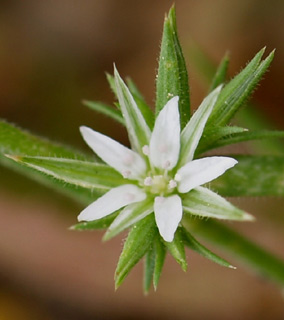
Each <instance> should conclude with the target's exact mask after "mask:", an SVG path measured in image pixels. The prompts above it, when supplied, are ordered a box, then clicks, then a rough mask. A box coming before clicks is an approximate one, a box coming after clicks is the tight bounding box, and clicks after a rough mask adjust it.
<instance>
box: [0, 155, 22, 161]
mask: <svg viewBox="0 0 284 320" xmlns="http://www.w3.org/2000/svg"><path fill="white" fill-rule="evenodd" d="M4 156H5V157H6V158H8V159H11V160H14V161H16V162H20V161H21V159H22V157H21V156H15V155H11V154H4Z"/></svg>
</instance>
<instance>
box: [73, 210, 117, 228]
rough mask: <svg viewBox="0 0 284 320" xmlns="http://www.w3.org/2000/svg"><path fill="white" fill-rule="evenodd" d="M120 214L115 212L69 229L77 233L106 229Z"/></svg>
mask: <svg viewBox="0 0 284 320" xmlns="http://www.w3.org/2000/svg"><path fill="white" fill-rule="evenodd" d="M118 213H119V211H117V212H114V213H112V214H110V215H108V216H106V217H104V218H102V219H99V220H94V221H86V222H80V223H77V224H75V225H73V226H71V227H70V228H69V229H70V230H76V231H85V230H97V229H106V228H108V227H109V225H110V224H111V223H112V222H113V220H114V219H115V218H116V216H117V215H118Z"/></svg>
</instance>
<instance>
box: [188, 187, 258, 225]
mask: <svg viewBox="0 0 284 320" xmlns="http://www.w3.org/2000/svg"><path fill="white" fill-rule="evenodd" d="M182 207H183V210H184V215H186V214H190V215H196V216H199V217H203V218H216V219H224V220H240V221H245V220H248V221H251V220H254V218H253V217H252V216H251V215H250V214H248V213H246V212H244V211H243V210H241V209H239V208H237V207H235V206H234V205H232V204H231V203H230V202H228V201H227V200H226V199H224V198H222V197H221V196H219V195H218V194H216V193H215V192H213V191H211V190H209V189H207V188H204V187H197V188H195V189H193V190H191V191H190V192H188V193H187V194H184V195H183V196H182Z"/></svg>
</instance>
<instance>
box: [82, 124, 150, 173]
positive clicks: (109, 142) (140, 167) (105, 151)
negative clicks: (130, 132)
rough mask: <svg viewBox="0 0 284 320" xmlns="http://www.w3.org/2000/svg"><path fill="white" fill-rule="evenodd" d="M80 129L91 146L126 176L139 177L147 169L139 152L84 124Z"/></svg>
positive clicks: (104, 159)
mask: <svg viewBox="0 0 284 320" xmlns="http://www.w3.org/2000/svg"><path fill="white" fill-rule="evenodd" d="M80 131H81V134H82V136H83V138H84V140H85V141H86V143H87V144H88V145H89V147H90V148H91V149H93V151H94V152H95V153H96V154H97V155H98V156H99V157H100V158H101V159H102V160H103V161H105V162H106V163H107V164H108V165H110V166H111V167H113V168H114V169H115V170H117V171H118V172H120V173H121V174H122V175H123V176H124V177H125V178H129V179H138V178H140V177H141V175H143V174H144V172H145V171H146V163H145V161H144V160H143V158H142V157H141V156H140V155H139V154H138V153H136V152H134V151H132V150H131V149H128V148H126V147H125V146H123V145H122V144H120V143H119V142H117V141H115V140H113V139H111V138H109V137H107V136H105V135H103V134H101V133H99V132H96V131H94V130H92V129H90V128H88V127H84V126H82V127H80Z"/></svg>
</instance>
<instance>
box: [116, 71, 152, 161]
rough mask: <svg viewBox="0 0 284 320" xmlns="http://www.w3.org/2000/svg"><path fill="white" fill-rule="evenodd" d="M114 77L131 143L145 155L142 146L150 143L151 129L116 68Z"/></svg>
mask: <svg viewBox="0 0 284 320" xmlns="http://www.w3.org/2000/svg"><path fill="white" fill-rule="evenodd" d="M114 77H115V84H116V89H117V95H118V100H119V104H120V107H121V112H122V114H123V117H124V120H125V124H126V128H127V131H128V136H129V140H130V143H131V145H132V148H133V149H135V150H136V151H137V152H139V153H140V154H142V155H143V152H142V148H143V146H145V145H148V144H149V140H150V136H151V131H150V129H149V127H148V125H147V123H146V121H145V119H144V117H143V115H142V113H141V111H140V110H139V108H138V106H137V104H136V102H135V100H134V98H133V96H132V94H131V93H130V91H129V89H128V88H127V86H126V85H125V83H124V82H123V80H122V79H121V77H120V75H119V73H118V72H117V70H116V69H115V70H114ZM143 156H144V155H143Z"/></svg>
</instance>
